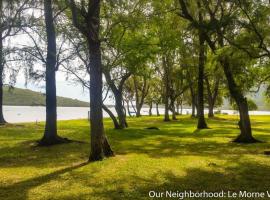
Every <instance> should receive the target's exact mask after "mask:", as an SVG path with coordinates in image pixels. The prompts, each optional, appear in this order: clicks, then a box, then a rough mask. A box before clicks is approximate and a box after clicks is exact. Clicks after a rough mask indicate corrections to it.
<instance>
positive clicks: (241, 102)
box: [221, 57, 257, 143]
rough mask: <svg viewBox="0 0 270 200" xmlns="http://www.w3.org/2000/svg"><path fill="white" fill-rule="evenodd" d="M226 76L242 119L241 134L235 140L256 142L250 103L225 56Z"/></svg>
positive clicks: (224, 67) (222, 62) (223, 65)
mask: <svg viewBox="0 0 270 200" xmlns="http://www.w3.org/2000/svg"><path fill="white" fill-rule="evenodd" d="M221 64H222V67H223V70H224V73H225V76H226V78H227V82H228V86H229V91H230V94H231V96H232V97H233V99H234V100H235V102H236V104H237V106H238V109H239V113H240V121H239V123H238V125H239V128H240V131H241V133H240V135H239V136H238V137H237V138H236V139H235V140H234V141H235V142H239V143H254V142H257V140H256V139H255V138H254V137H253V136H252V130H251V123H250V118H249V113H248V103H247V99H246V98H245V96H244V95H243V94H242V92H241V90H240V89H239V88H238V86H237V84H236V82H235V80H234V78H233V73H232V71H231V66H230V63H229V58H227V57H225V58H223V59H222V61H221Z"/></svg>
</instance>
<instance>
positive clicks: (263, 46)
mask: <svg viewBox="0 0 270 200" xmlns="http://www.w3.org/2000/svg"><path fill="white" fill-rule="evenodd" d="M269 13H270V3H269V1H266V0H256V1H255V0H235V1H227V0H164V1H158V0H125V1H124V0H112V1H101V0H54V1H53V0H37V1H31V0H23V1H21V0H20V1H19V0H9V1H7V0H0V124H6V123H7V122H6V121H5V119H4V115H3V86H4V84H9V85H10V86H13V85H14V84H15V83H16V76H17V75H18V73H22V72H24V73H25V79H26V81H35V82H45V86H46V125H45V131H44V136H43V138H42V139H41V140H40V141H39V145H44V146H48V145H54V144H58V143H65V142H70V140H69V139H68V138H62V137H61V136H59V135H58V134H57V102H56V84H57V80H56V74H57V73H61V74H63V76H64V75H65V76H66V79H67V81H72V82H76V83H77V84H81V85H82V86H83V87H84V88H85V89H87V90H89V93H90V105H89V106H90V135H91V153H90V156H89V161H97V160H102V159H103V158H104V157H110V156H114V155H115V153H114V152H113V150H112V147H111V146H110V143H109V140H108V138H107V137H106V133H105V129H104V124H103V111H105V112H107V113H108V114H109V116H110V117H111V119H112V120H113V123H114V126H115V128H116V129H126V128H128V120H127V119H126V118H127V116H133V115H135V116H136V117H141V116H142V108H143V106H144V105H145V106H148V107H149V115H153V113H154V112H153V111H155V113H156V114H157V115H160V112H159V109H160V107H164V109H165V112H164V121H165V122H164V123H166V121H171V120H177V115H180V114H182V109H183V106H190V107H191V108H192V113H190V115H191V117H196V118H197V120H198V123H197V128H198V129H206V128H209V127H211V124H207V123H206V119H205V117H206V115H205V109H208V117H209V118H213V117H214V116H215V109H216V108H218V107H219V106H220V105H222V104H223V101H224V99H227V100H229V101H230V102H231V104H232V106H233V108H235V109H237V110H238V112H239V116H240V119H239V123H238V126H239V131H240V134H239V135H238V136H237V137H236V138H235V140H234V141H235V142H238V143H254V142H257V140H256V139H255V138H254V137H253V135H252V124H251V121H250V116H249V109H256V105H254V103H253V102H252V101H251V100H250V99H248V98H247V95H248V94H250V93H252V92H254V91H256V90H258V89H259V88H260V87H261V86H264V87H266V88H267V90H266V95H268V96H270V93H269V91H270V90H269V88H270V84H269V83H270V76H269V74H268V73H269V59H270V26H269V25H270V21H269ZM22 39H23V40H27V41H28V42H25V43H23V44H20V45H17V44H18V42H16V41H18V40H22ZM108 98H110V99H111V100H112V102H114V108H115V111H116V112H115V113H116V114H115V113H114V112H112V111H111V110H110V109H109V108H108V107H107V105H105V103H104V101H105V100H106V99H108Z"/></svg>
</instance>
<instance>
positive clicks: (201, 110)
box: [197, 30, 207, 129]
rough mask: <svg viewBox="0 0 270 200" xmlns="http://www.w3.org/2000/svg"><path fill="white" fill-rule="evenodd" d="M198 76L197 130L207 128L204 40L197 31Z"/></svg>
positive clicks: (201, 34)
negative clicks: (205, 116) (205, 114)
mask: <svg viewBox="0 0 270 200" xmlns="http://www.w3.org/2000/svg"><path fill="white" fill-rule="evenodd" d="M199 43H200V44H199V75H198V108H197V111H198V125H197V128H198V129H205V128H207V124H206V122H205V118H204V87H203V81H204V65H205V44H204V43H205V39H204V36H203V33H202V32H201V31H200V30H199Z"/></svg>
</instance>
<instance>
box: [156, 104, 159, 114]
mask: <svg viewBox="0 0 270 200" xmlns="http://www.w3.org/2000/svg"><path fill="white" fill-rule="evenodd" d="M156 111H157V116H160V114H159V109H158V103H156Z"/></svg>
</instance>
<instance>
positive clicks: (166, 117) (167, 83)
mask: <svg viewBox="0 0 270 200" xmlns="http://www.w3.org/2000/svg"><path fill="white" fill-rule="evenodd" d="M162 66H163V70H164V84H165V94H164V104H165V115H164V121H165V122H167V121H170V115H169V97H170V78H169V69H168V66H167V65H166V59H165V57H164V56H162Z"/></svg>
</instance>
